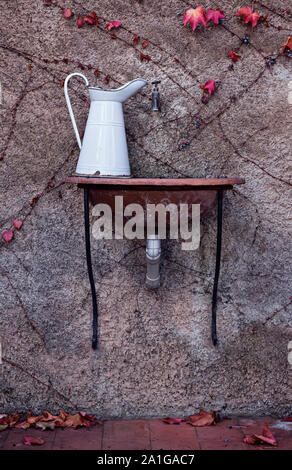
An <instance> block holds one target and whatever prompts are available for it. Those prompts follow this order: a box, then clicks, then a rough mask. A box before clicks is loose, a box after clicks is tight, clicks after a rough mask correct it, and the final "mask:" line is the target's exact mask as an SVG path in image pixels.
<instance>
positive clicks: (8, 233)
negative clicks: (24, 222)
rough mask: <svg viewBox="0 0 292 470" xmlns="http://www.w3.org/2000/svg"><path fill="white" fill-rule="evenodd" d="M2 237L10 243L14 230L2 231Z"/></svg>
mask: <svg viewBox="0 0 292 470" xmlns="http://www.w3.org/2000/svg"><path fill="white" fill-rule="evenodd" d="M2 238H3V240H4V241H5V242H6V243H10V242H11V240H12V238H13V232H12V230H6V231H5V232H2Z"/></svg>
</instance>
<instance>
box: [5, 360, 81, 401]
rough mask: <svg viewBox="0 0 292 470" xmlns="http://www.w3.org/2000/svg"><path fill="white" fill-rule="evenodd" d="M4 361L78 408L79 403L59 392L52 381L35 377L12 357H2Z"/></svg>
mask: <svg viewBox="0 0 292 470" xmlns="http://www.w3.org/2000/svg"><path fill="white" fill-rule="evenodd" d="M2 361H3V362H6V363H7V364H9V365H10V366H11V367H15V368H16V369H18V370H20V371H21V372H23V373H24V374H26V375H28V376H29V377H31V378H32V379H33V380H35V381H36V382H37V383H38V384H40V385H42V386H43V387H46V388H47V389H49V390H51V391H52V392H54V393H55V394H56V395H58V396H59V397H61V398H62V399H63V400H65V401H66V402H68V403H70V405H72V407H73V408H74V409H77V405H76V404H75V403H73V402H72V401H71V400H70V398H68V397H66V395H64V394H63V393H62V392H59V390H57V389H56V388H54V387H53V386H52V385H51V384H50V383H46V382H43V381H42V380H41V379H39V378H38V377H35V376H34V375H33V374H32V373H31V372H29V371H28V370H26V369H25V368H24V367H23V366H21V365H19V364H16V363H15V362H13V361H11V360H10V359H7V357H2Z"/></svg>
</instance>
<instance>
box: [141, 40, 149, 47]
mask: <svg viewBox="0 0 292 470" xmlns="http://www.w3.org/2000/svg"><path fill="white" fill-rule="evenodd" d="M148 44H149V43H148V41H143V42H142V47H143V49H145V47H147V46H148Z"/></svg>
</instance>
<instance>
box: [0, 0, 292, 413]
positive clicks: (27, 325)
mask: <svg viewBox="0 0 292 470" xmlns="http://www.w3.org/2000/svg"><path fill="white" fill-rule="evenodd" d="M47 3H50V2H47ZM51 3H52V4H51V6H45V5H44V3H43V2H42V1H39V2H36V1H35V2H28V1H24V0H23V1H15V0H11V1H9V2H6V1H4V0H1V1H0V5H1V20H0V21H1V27H0V44H1V46H0V60H1V68H0V77H1V85H2V104H1V108H0V109H1V137H0V138H1V147H0V150H1V161H0V165H1V177H0V179H1V231H4V230H8V229H10V228H11V227H12V222H13V220H14V219H15V218H16V219H22V220H23V227H22V228H21V230H20V231H18V232H17V231H16V230H14V238H13V240H12V241H11V242H10V243H9V244H7V243H5V242H4V241H3V242H2V245H1V263H0V266H1V267H0V275H1V330H0V336H1V343H2V353H3V358H2V365H0V370H1V379H0V380H1V382H0V383H1V401H0V409H1V411H14V410H18V411H26V410H28V409H31V410H33V411H34V412H38V411H41V410H44V409H48V410H50V411H57V410H58V409H59V408H66V409H72V408H73V406H74V405H75V404H76V405H77V407H78V408H79V409H85V410H90V411H91V412H94V413H95V414H96V415H99V416H121V417H138V416H162V415H176V416H181V415H187V414H188V413H192V412H194V411H196V410H198V409H199V408H200V407H202V408H205V409H210V408H214V409H216V410H218V411H220V410H221V411H224V413H226V414H244V415H249V414H257V415H261V414H267V413H272V414H275V415H284V414H285V413H288V412H289V408H290V409H291V401H292V400H291V395H289V387H288V362H287V344H288V340H289V339H291V330H290V333H289V327H291V300H290V296H291V289H290V286H289V283H290V281H291V257H290V254H291V253H290V252H289V250H290V248H291V247H290V246H289V245H290V242H291V240H290V238H289V225H290V229H291V166H289V165H290V164H291V159H290V154H291V130H292V128H291V121H292V119H291V105H290V107H289V105H288V91H289V89H288V84H289V80H291V79H292V67H291V64H292V59H289V58H288V57H285V56H283V55H282V54H281V55H279V57H278V58H277V61H276V64H275V65H274V66H273V67H271V69H268V67H267V66H266V63H265V59H264V57H265V56H266V55H269V54H272V55H273V56H276V55H278V54H279V53H280V52H281V45H282V44H283V43H284V42H285V41H286V40H287V38H288V36H289V32H290V34H291V13H290V14H289V12H288V13H287V12H286V13H285V9H287V8H288V7H289V5H288V4H289V2H288V0H281V1H278V2H273V1H272V0H265V1H264V4H265V6H263V5H261V4H260V2H253V3H254V5H255V8H256V10H257V11H259V12H260V13H261V14H264V15H266V14H269V18H268V21H269V24H270V25H269V27H267V26H265V25H264V24H260V25H258V26H257V27H256V28H255V29H254V32H252V31H251V28H250V26H246V25H243V24H242V22H241V21H240V20H239V19H238V18H235V17H234V16H233V15H234V13H235V12H236V11H237V10H238V8H239V7H241V6H244V5H243V4H242V3H241V2H240V1H238V0H232V1H225V0H224V1H222V2H220V5H218V4H219V2H215V1H213V0H210V1H207V2H203V6H204V7H206V8H208V7H214V8H216V7H217V6H220V7H221V8H222V9H223V10H224V12H225V13H226V15H227V17H228V21H227V22H226V23H225V26H223V25H222V26H218V27H216V26H215V25H214V26H211V25H210V26H208V28H207V29H206V30H204V29H203V28H202V27H201V26H200V27H199V28H198V29H197V31H196V32H195V33H193V32H192V31H191V29H190V28H189V27H188V28H184V27H183V24H182V18H183V14H184V11H185V10H186V8H187V7H188V4H187V3H186V2H184V1H179V0H172V1H170V0H168V1H163V2H153V1H150V0H144V1H140V2H139V1H129V0H127V1H125V0H123V1H121V0H115V1H114V2H113V1H109V0H102V1H101V2H92V1H85V2H76V1H73V0H70V1H68V2H66V3H63V4H61V2H60V3H59V0H58V3H56V2H51ZM243 3H244V2H243ZM247 3H250V2H247ZM64 6H65V7H67V8H70V7H71V8H72V9H73V11H74V13H75V16H74V19H71V20H65V18H63V16H62V10H61V9H60V7H64ZM92 10H96V12H97V14H98V16H100V17H102V18H105V19H109V20H117V19H119V20H121V21H122V26H123V27H121V28H119V29H117V30H115V34H116V36H117V38H116V39H113V38H112V37H111V35H110V34H109V33H108V32H107V30H106V23H105V21H104V20H100V23H99V27H98V28H96V27H95V26H94V27H90V26H88V25H86V26H84V27H83V28H81V29H78V28H77V27H76V17H77V16H78V15H79V14H80V15H83V16H84V15H85V14H86V13H88V12H90V11H92ZM280 26H281V28H278V27H280ZM112 32H113V31H112ZM246 33H247V34H249V35H250V40H251V43H252V47H247V46H245V45H242V43H241V40H240V38H242V37H243V36H244V35H245V34H246ZM135 34H139V35H140V37H141V40H140V42H139V44H138V45H137V46H136V47H135V46H134V45H133V38H134V35H135ZM143 40H147V41H148V42H149V45H148V46H147V47H146V48H145V49H143V48H142V46H141V44H142V41H143ZM234 47H240V49H239V54H240V55H241V56H242V57H241V59H240V60H238V62H237V63H236V64H234V71H229V70H228V65H229V64H230V58H228V51H229V50H230V49H232V48H234ZM140 51H142V52H143V53H144V54H148V55H149V56H150V57H151V60H150V61H149V62H147V61H145V60H144V61H142V62H141V60H140ZM175 58H177V59H178V60H179V62H177V61H175V60H174V59H175ZM96 69H98V70H99V71H100V74H99V76H98V77H96V76H95V75H94V70H96ZM73 71H81V72H83V73H85V74H86V76H87V77H88V79H89V80H90V83H91V84H92V85H96V86H103V87H106V88H116V87H118V86H120V85H121V84H124V83H125V82H127V81H128V80H131V79H133V78H136V77H142V78H145V79H147V80H148V81H150V82H151V81H153V80H154V79H160V80H161V95H162V100H163V105H162V112H161V114H160V115H157V114H155V113H153V112H151V110H150V104H151V102H150V96H151V86H149V87H147V88H144V89H143V93H142V94H139V95H137V96H136V97H135V98H133V99H131V100H129V101H128V102H127V103H126V105H125V119H126V127H127V132H128V146H129V153H130V159H131V166H132V171H133V173H134V174H135V175H136V176H164V177H165V176H169V177H182V176H192V177H205V176H213V177H217V176H222V175H228V176H239V177H244V178H246V184H245V185H244V186H240V187H236V188H234V190H233V191H231V192H229V193H228V195H227V197H226V199H225V207H224V240H223V255H222V259H223V265H222V273H221V279H220V286H219V299H218V334H219V339H220V341H219V345H218V347H217V348H214V347H213V346H212V344H211V340H210V308H211V294H212V281H213V274H214V263H215V243H216V214H212V215H210V216H209V217H207V218H206V219H204V220H202V226H201V231H202V239H201V245H200V249H199V250H198V251H196V252H191V253H189V252H184V251H182V250H181V248H180V245H179V244H178V243H176V242H174V241H167V242H165V243H164V245H163V262H162V266H161V274H162V281H163V283H162V287H161V288H160V289H159V291H158V292H151V291H148V290H147V289H146V288H145V283H144V279H145V251H144V243H143V242H141V241H140V242H131V241H126V240H123V241H118V240H116V241H96V240H93V243H92V251H93V264H94V272H95V277H96V286H97V288H98V303H99V325H100V346H99V349H98V351H92V350H91V343H90V337H91V296H90V290H89V283H88V277H87V270H86V263H85V248H84V228H83V201H82V193H81V191H80V190H78V189H77V188H76V187H75V186H73V185H69V184H65V183H64V180H65V178H66V177H67V176H68V175H71V174H72V173H73V171H74V170H75V167H76V162H77V158H78V148H77V144H76V141H75V137H74V134H73V129H72V126H71V122H70V118H69V115H68V112H67V109H66V104H65V99H64V95H63V89H62V81H63V80H64V78H65V77H66V75H67V74H68V73H70V72H73ZM105 77H107V80H106V81H108V80H109V83H108V84H105V83H104V80H105ZM208 79H214V80H221V85H220V87H219V88H218V90H217V92H216V94H215V95H214V96H213V97H212V98H211V99H210V100H209V103H208V104H207V105H203V104H202V103H201V96H202V90H201V89H200V83H205V82H206V81H207V80H208ZM232 95H235V96H236V101H235V102H232V100H231V99H230V97H231V96H232ZM71 96H72V101H73V105H74V109H75V112H76V115H77V119H78V124H79V126H80V128H82V129H83V128H84V125H85V121H86V117H87V113H88V106H87V103H86V100H87V95H86V91H85V89H84V87H83V84H82V83H81V82H78V80H76V81H75V83H73V82H72V87H71ZM192 113H199V115H200V116H201V117H202V119H203V121H204V124H203V125H202V126H201V127H200V128H199V129H196V128H195V126H194V125H192V120H191V115H192ZM186 140H188V141H189V142H190V145H189V146H188V147H186V149H185V150H182V151H178V145H179V144H180V143H181V142H182V141H186ZM289 160H290V162H289ZM289 196H290V200H289Z"/></svg>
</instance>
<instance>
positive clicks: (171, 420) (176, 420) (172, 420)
mask: <svg viewBox="0 0 292 470" xmlns="http://www.w3.org/2000/svg"><path fill="white" fill-rule="evenodd" d="M162 421H163V422H164V423H166V424H180V423H182V422H183V421H185V419H184V418H164V419H163V420H162Z"/></svg>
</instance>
